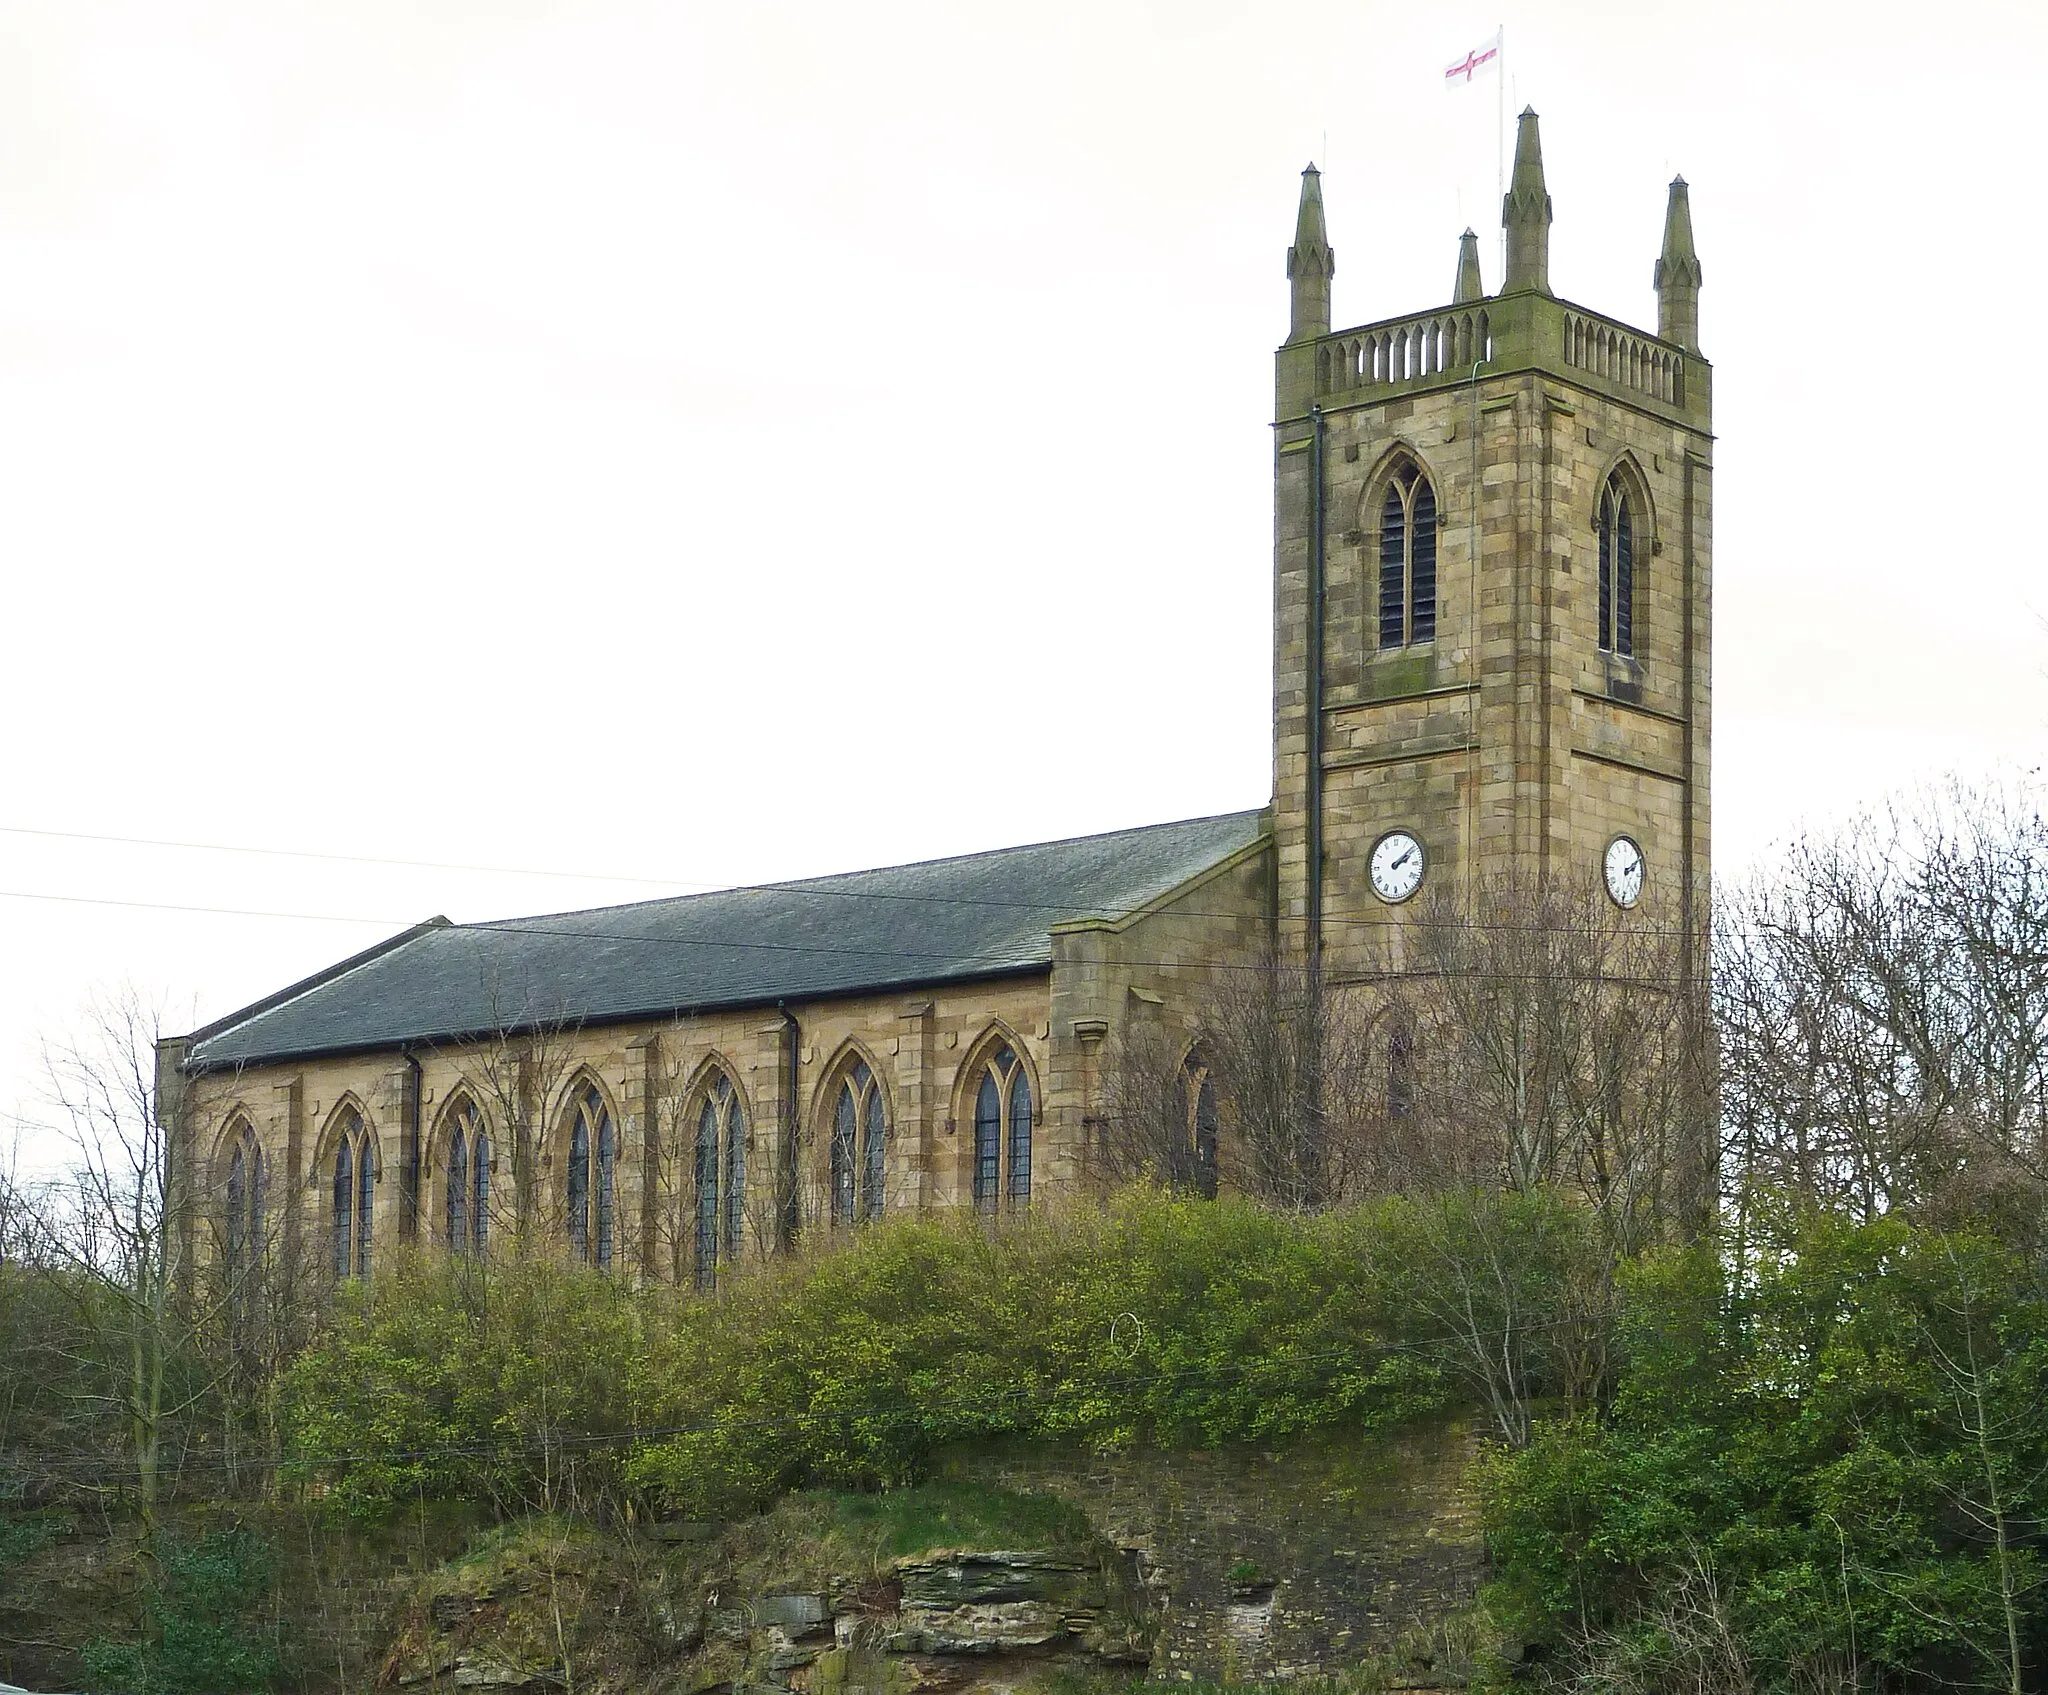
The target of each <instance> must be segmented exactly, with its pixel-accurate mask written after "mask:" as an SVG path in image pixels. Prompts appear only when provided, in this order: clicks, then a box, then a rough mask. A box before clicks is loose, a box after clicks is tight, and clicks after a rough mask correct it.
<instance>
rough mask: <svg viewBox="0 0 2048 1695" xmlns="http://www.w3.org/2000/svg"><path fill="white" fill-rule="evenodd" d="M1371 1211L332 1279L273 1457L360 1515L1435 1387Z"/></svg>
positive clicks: (848, 1483) (1156, 1432)
mask: <svg viewBox="0 0 2048 1695" xmlns="http://www.w3.org/2000/svg"><path fill="white" fill-rule="evenodd" d="M1371 1231H1372V1226H1371V1223H1370V1221H1369V1220H1368V1219H1364V1218H1362V1217H1359V1216H1333V1217H1328V1218H1321V1219H1305V1218H1297V1217H1288V1216H1282V1215H1275V1214H1272V1213H1268V1212H1265V1211H1262V1210H1261V1209H1259V1208H1258V1207H1256V1206H1254V1205H1251V1204H1250V1203H1246V1202H1233V1201H1228V1200H1226V1201H1221V1202H1178V1201H1173V1200H1170V1199H1167V1198H1165V1197H1163V1196H1159V1195H1156V1194H1151V1193H1134V1194H1128V1195H1126V1196H1124V1197H1122V1198H1120V1199H1119V1200H1117V1201H1115V1202H1114V1203H1112V1204H1111V1205H1109V1206H1108V1207H1107V1208H1105V1209H1103V1210H1102V1211H1099V1212H1093V1213H1090V1214H1087V1215H1085V1216H1076V1217H1071V1218H1056V1219H1048V1218H1037V1219H1034V1220H1031V1221H1029V1222H1027V1223H1019V1224H1016V1225H1012V1226H1008V1227H1004V1228H998V1229H990V1228H987V1227H986V1226H985V1225H983V1224H980V1223H978V1222H976V1221H974V1220H971V1219H970V1220H950V1219H949V1220H940V1221H934V1220H928V1219H908V1220H902V1221H890V1222H887V1223H883V1224H878V1225H876V1226H874V1227H872V1228H869V1229H866V1230H863V1231H861V1232H859V1233H858V1234H857V1235H856V1236H855V1238H854V1239H853V1240H852V1241H851V1242H849V1243H846V1244H843V1245H839V1246H836V1247H834V1248H831V1249H829V1250H826V1251H820V1252H816V1253H814V1254H811V1255H809V1256H807V1257H801V1258H797V1259H794V1260H791V1261H789V1262H786V1263H783V1264H780V1265H774V1266H770V1267H767V1268H765V1269H764V1270H762V1271H761V1272H760V1273H759V1274H758V1275H755V1276H750V1277H748V1278H745V1279H742V1280H740V1281H738V1282H736V1283H735V1284H734V1285H733V1286H731V1287H730V1288H729V1289H727V1290H725V1291H722V1292H721V1293H719V1294H718V1295H717V1296H715V1297H705V1296H699V1295H696V1294H693V1293H691V1292H688V1291H682V1290H676V1289H671V1288H667V1287H659V1288H646V1289H638V1290H635V1289H632V1288H630V1287H628V1286H626V1285H625V1284H623V1283H622V1282H621V1281H620V1280H618V1279H615V1278H607V1277H603V1276H600V1275H597V1274H595V1273H591V1272H588V1271H582V1270H577V1269H572V1268H567V1267H562V1266H557V1265H552V1264H542V1263H513V1264H507V1265H505V1266H502V1267H491V1268H489V1269H488V1270H479V1268H477V1267H476V1266H474V1265H465V1264H456V1265H449V1264H445V1263H444V1264H439V1265H435V1264H430V1263H426V1262H421V1263H416V1264H413V1265H409V1266H406V1267H404V1268H401V1269H400V1270H398V1271H397V1272H396V1273H395V1274H394V1275H392V1276H389V1277H385V1278H381V1279H380V1280H379V1281H378V1282H377V1284H376V1285H375V1286H373V1287H372V1288H370V1289H367V1290H358V1289H352V1290H349V1291H346V1292H345V1293H344V1297H343V1305H342V1308H341V1310H340V1312H339V1313H338V1315H337V1317H336V1319H335V1321H334V1323H333V1325H332V1326H331V1328H330V1330H329V1332H328V1333H327V1335H326V1336H325V1337H324V1338H323V1339H322V1340H320V1341H319V1342H318V1343H317V1344H316V1345H315V1346H313V1347H312V1348H310V1349H309V1350H308V1351H307V1352H306V1353H305V1354H304V1355H303V1356H302V1357H301V1358H300V1359H299V1360H298V1361H297V1362H296V1363H295V1364H294V1365H293V1366H292V1367H291V1368H290V1370H289V1371H288V1373H287V1374H286V1376H285V1379H284V1381H283V1383H282V1385H281V1412H282V1418H281V1424H282V1427H283V1428H284V1429H285V1430H287V1431H288V1432H289V1433H290V1435H289V1453H290V1457H291V1461H292V1465H293V1469H294V1474H295V1475H297V1476H298V1477H300V1478H301V1479H303V1480H306V1481H308V1482H310V1483H313V1484H315V1485H317V1486H318V1487H319V1488H320V1489H323V1490H325V1491H327V1492H328V1494H329V1497H330V1499H332V1500H333V1501H334V1502H335V1503H336V1504H337V1505H338V1506H339V1507H340V1508H342V1509H343V1510H346V1511H349V1512H354V1513H358V1514H366V1515H375V1514H378V1513H382V1512H386V1511H388V1510H390V1509H391V1508H392V1507H393V1506H394V1505H397V1504H400V1503H408V1502H413V1501H417V1500H419V1499H422V1498H430V1497H437V1496H467V1497H472V1498H474V1497H477V1496H482V1497H484V1498H487V1499H491V1500H494V1501H496V1502H498V1503H500V1504H501V1505H502V1506H505V1507H521V1508H524V1507H530V1506H539V1507H543V1508H546V1507H551V1506H553V1505H556V1504H558V1503H563V1502H573V1500H574V1499H576V1498H579V1497H580V1498H605V1497H608V1496H613V1495H616V1494H617V1493H619V1492H621V1491H631V1492H637V1493H638V1494H640V1495H642V1496H643V1497H645V1498H646V1499H647V1501H648V1504H649V1505H650V1506H651V1507H653V1508H654V1509H655V1510H657V1511H661V1512H666V1513H680V1514H683V1515H686V1516H693V1517H711V1516H719V1515H722V1514H726V1513H731V1512H735V1511H742V1510H750V1509H752V1508H755V1507H758V1506H760V1505H762V1504H764V1503H766V1502H768V1501H770V1500H772V1499H774V1498H775V1497H776V1496H777V1495H778V1494H780V1493H782V1492H783V1491H785V1490H788V1489H791V1488H796V1487H804V1486H815V1487H821V1488H828V1489H854V1490H864V1489H876V1488H889V1487H897V1486H900V1485H903V1484H905V1483H908V1482H911V1481H913V1480H915V1479H917V1478H918V1477H920V1476H922V1475H923V1473H924V1470H925V1467H926V1465H927V1462H928V1461H929V1459H930V1457H931V1455H932V1454H933V1453H934V1452H935V1451H936V1450H937V1449H939V1448H942V1447H945V1446H947V1445H949V1444H952V1443H957V1442H963V1441H983V1440H989V1439H993V1438H1000V1437H1006V1436H1044V1437H1050V1438H1058V1439H1063V1440H1070V1441H1079V1442H1084V1443H1087V1444H1089V1445H1092V1446H1096V1447H1100V1448H1115V1447H1120V1446H1128V1445H1130V1444H1132V1443H1138V1442H1148V1443H1159V1444H1166V1445H1185V1444H1216V1443H1223V1442H1231V1441H1271V1440H1277V1439H1282V1438H1285V1437H1288V1436H1292V1435H1297V1434H1300V1433H1302V1432H1305V1431H1309V1430H1314V1429H1319V1428H1326V1427H1335V1428H1349V1429H1355V1430H1363V1429H1365V1428H1367V1427H1368V1426H1371V1425H1374V1424H1381V1423H1385V1422H1388V1421H1390V1420H1393V1419H1397V1418H1401V1417H1404V1416H1407V1415H1408V1414H1411V1413H1413V1412H1415V1411H1417V1410H1420V1409H1422V1408H1425V1407H1431V1406H1435V1405H1438V1404H1440V1403H1441V1401H1442V1399H1443V1388H1442V1374H1441V1372H1440V1371H1439V1369H1438V1366H1437V1364H1436V1363H1435V1361H1434V1359H1433V1358H1432V1357H1431V1356H1430V1355H1429V1353H1428V1351H1427V1350H1426V1349H1423V1350H1420V1351H1418V1350H1417V1349H1415V1348H1413V1347H1409V1346H1405V1345H1394V1344H1393V1343H1392V1342H1390V1339H1389V1334H1388V1331H1387V1327H1386V1324H1385V1318H1386V1310H1387V1301H1386V1299H1385V1297H1384V1292H1383V1291H1382V1290H1381V1289H1380V1287H1379V1285H1378V1284H1377V1282H1376V1281H1375V1279H1376V1277H1377V1276H1378V1273H1377V1272H1376V1270H1375V1268H1374V1266H1373V1264H1372V1262H1371V1260H1370V1258H1369V1256H1367V1255H1365V1254H1363V1253H1362V1252H1361V1251H1360V1243H1361V1240H1362V1239H1363V1238H1365V1237H1368V1236H1370V1234H1371Z"/></svg>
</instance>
